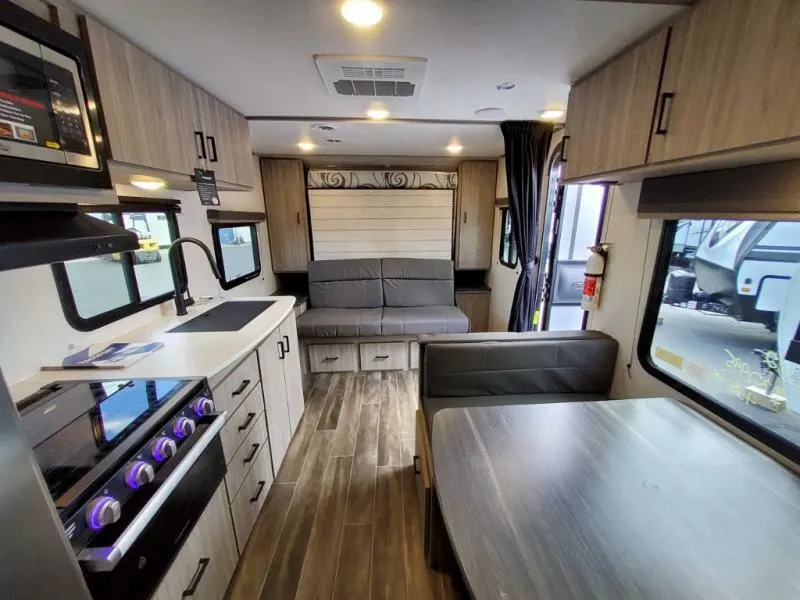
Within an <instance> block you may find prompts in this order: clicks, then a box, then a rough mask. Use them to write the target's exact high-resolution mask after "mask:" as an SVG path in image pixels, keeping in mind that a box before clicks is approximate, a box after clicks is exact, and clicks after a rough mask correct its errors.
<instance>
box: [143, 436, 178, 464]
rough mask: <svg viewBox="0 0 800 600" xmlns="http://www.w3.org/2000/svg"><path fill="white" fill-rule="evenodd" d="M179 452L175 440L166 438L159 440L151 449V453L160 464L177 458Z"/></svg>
mask: <svg viewBox="0 0 800 600" xmlns="http://www.w3.org/2000/svg"><path fill="white" fill-rule="evenodd" d="M177 451H178V444H176V443H175V440H173V439H171V438H168V437H166V436H164V437H160V438H157V439H156V441H155V442H153V445H152V446H151V447H150V453H151V454H152V455H153V458H155V459H156V460H157V461H158V462H164V461H165V460H167V459H168V458H170V457H172V456H175V453H176V452H177Z"/></svg>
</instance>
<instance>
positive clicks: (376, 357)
mask: <svg viewBox="0 0 800 600" xmlns="http://www.w3.org/2000/svg"><path fill="white" fill-rule="evenodd" d="M387 358H389V355H388V354H376V355H375V360H386V359H387Z"/></svg>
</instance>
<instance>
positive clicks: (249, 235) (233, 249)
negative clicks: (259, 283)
mask: <svg viewBox="0 0 800 600" xmlns="http://www.w3.org/2000/svg"><path fill="white" fill-rule="evenodd" d="M212 232H213V236H214V252H215V253H216V255H217V264H218V265H219V267H220V275H222V281H221V282H220V285H221V286H222V289H224V290H230V289H232V288H235V287H236V286H237V285H241V284H243V283H244V282H245V281H250V280H251V279H254V278H256V277H258V276H259V274H260V273H261V257H260V256H259V254H258V234H257V233H256V225H255V223H248V224H246V225H213V226H212Z"/></svg>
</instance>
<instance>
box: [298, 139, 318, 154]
mask: <svg viewBox="0 0 800 600" xmlns="http://www.w3.org/2000/svg"><path fill="white" fill-rule="evenodd" d="M297 147H298V148H300V150H302V151H303V152H311V151H312V150H313V149H314V148H316V147H317V146H316V144H314V143H313V142H308V141H303V142H298V143H297Z"/></svg>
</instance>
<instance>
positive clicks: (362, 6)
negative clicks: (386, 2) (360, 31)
mask: <svg viewBox="0 0 800 600" xmlns="http://www.w3.org/2000/svg"><path fill="white" fill-rule="evenodd" d="M342 16H343V17H344V18H345V20H346V21H349V22H350V23H352V24H353V25H356V26H357V27H372V26H373V25H376V24H377V23H379V22H380V20H381V19H382V18H383V7H382V6H381V5H380V4H378V3H377V2H374V1H373V0H345V1H344V2H343V3H342Z"/></svg>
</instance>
